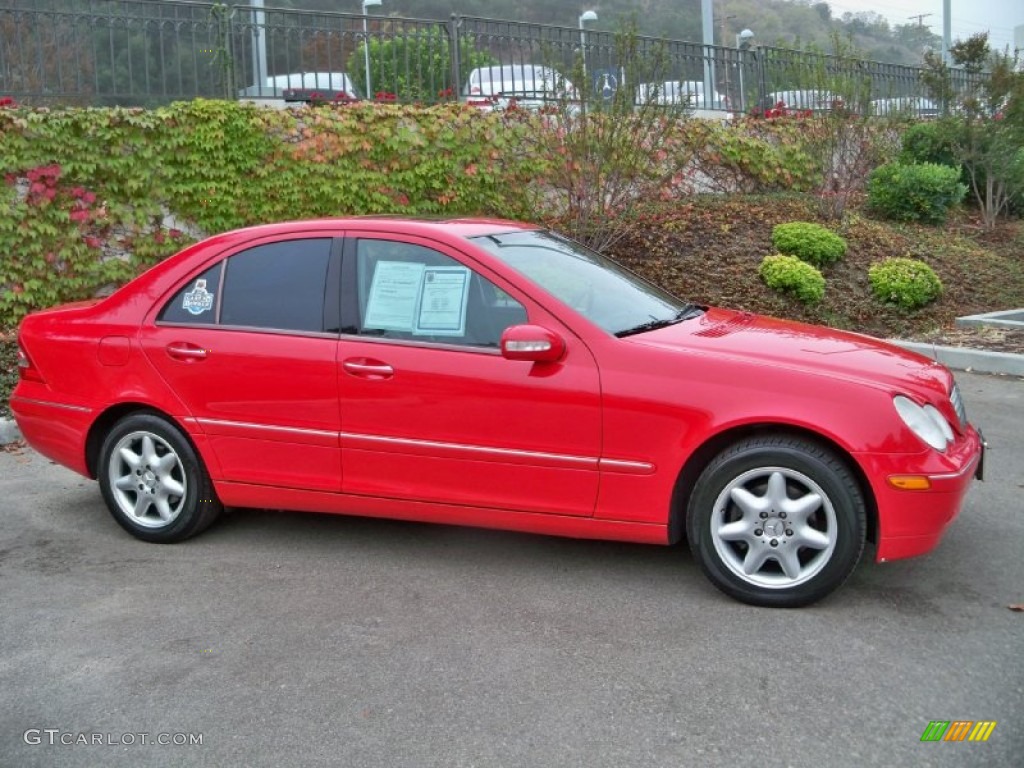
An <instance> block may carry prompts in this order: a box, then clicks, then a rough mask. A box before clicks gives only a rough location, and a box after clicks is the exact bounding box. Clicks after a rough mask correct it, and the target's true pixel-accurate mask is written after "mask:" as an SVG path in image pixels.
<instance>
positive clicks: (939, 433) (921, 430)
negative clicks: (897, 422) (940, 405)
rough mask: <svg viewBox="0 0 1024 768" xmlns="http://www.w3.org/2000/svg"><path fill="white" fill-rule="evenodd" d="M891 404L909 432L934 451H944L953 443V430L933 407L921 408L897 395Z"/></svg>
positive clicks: (906, 398) (908, 399)
mask: <svg viewBox="0 0 1024 768" xmlns="http://www.w3.org/2000/svg"><path fill="white" fill-rule="evenodd" d="M892 402H893V405H895V406H896V412H897V413H898V414H899V415H900V418H901V419H903V423H904V424H906V425H907V426H908V427H910V431H911V432H913V433H914V434H915V435H917V436H918V437H919V438H921V439H922V440H924V441H925V442H926V443H927V444H928V445H930V446H931V447H932V448H934V449H935V450H936V451H945V450H946V446H947V445H949V444H950V443H951V442H953V428H952V427H950V426H949V422H948V421H946V419H945V417H944V416H943V415H942V414H941V413H939V410H938V409H937V408H936V407H935V406H933V405H926V406H923V407H922V406H920V405H918V404H917V403H915V402H914V401H913V400H911V399H910V398H909V397H903V395H897V396H896V397H894V398H893V399H892Z"/></svg>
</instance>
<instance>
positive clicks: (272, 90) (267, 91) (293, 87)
mask: <svg viewBox="0 0 1024 768" xmlns="http://www.w3.org/2000/svg"><path fill="white" fill-rule="evenodd" d="M238 95H239V96H240V97H241V98H246V99H283V100H284V101H286V102H288V101H312V100H313V99H314V98H316V99H319V100H322V101H338V100H342V99H343V100H348V101H354V100H355V99H358V98H359V95H358V93H357V91H356V88H355V85H354V84H353V83H352V79H351V78H350V77H349V76H348V74H346V73H345V72H295V73H292V74H290V75H271V76H270V77H268V78H267V80H266V83H265V84H264V85H263V86H255V85H250V86H249V87H248V88H243V89H242V90H241V91H239V94H238Z"/></svg>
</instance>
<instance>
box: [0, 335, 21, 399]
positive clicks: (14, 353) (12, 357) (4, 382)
mask: <svg viewBox="0 0 1024 768" xmlns="http://www.w3.org/2000/svg"><path fill="white" fill-rule="evenodd" d="M17 383H18V345H17V343H16V342H15V340H14V336H11V337H6V336H4V334H3V332H2V331H0V416H7V415H8V414H9V412H10V405H9V403H8V401H9V400H10V397H11V391H12V390H13V389H14V385H15V384H17Z"/></svg>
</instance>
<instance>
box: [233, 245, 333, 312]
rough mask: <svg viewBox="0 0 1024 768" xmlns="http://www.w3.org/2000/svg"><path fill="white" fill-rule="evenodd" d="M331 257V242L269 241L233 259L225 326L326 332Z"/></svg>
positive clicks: (238, 254) (236, 255)
mask: <svg viewBox="0 0 1024 768" xmlns="http://www.w3.org/2000/svg"><path fill="white" fill-rule="evenodd" d="M330 257H331V239H330V238H315V239H306V240H284V241H281V242H277V243H267V244H266V245H257V246H256V247H254V248H249V249H248V250H245V251H241V252H240V253H236V254H235V255H234V256H231V257H230V258H229V259H228V260H227V272H226V274H225V275H224V290H223V296H221V307H220V324H221V325H231V326H245V327H250V328H266V329H273V330H285V331H310V332H321V331H323V330H324V301H325V295H326V291H327V267H328V264H329V262H330Z"/></svg>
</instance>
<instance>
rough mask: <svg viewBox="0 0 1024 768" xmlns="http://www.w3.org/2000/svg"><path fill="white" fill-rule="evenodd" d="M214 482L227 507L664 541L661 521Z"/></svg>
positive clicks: (666, 532) (663, 526)
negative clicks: (615, 518)
mask: <svg viewBox="0 0 1024 768" xmlns="http://www.w3.org/2000/svg"><path fill="white" fill-rule="evenodd" d="M215 485H216V488H217V495H218V496H219V497H220V500H221V502H223V503H224V504H225V505H226V506H229V507H247V508H255V509H280V510H288V511H295V512H324V513H328V514H336V515H355V516H358V517H382V518H388V519H391V520H411V521H416V522H421V523H445V524H448V525H465V526H471V527H475V528H494V529H498V530H507V531H519V532H522V533H539V534H546V535H549V536H566V537H569V538H576V539H605V540H609V541H631V542H637V543H641V544H661V545H665V544H668V543H669V542H668V526H667V525H664V524H660V525H659V524H652V523H635V522H620V521H616V520H597V519H594V518H581V517H571V516H566V515H551V514H538V513H532V512H515V511H510V510H502V509H490V508H484V507H470V506H458V505H453V504H435V503H426V502H415V501H404V500H401V501H399V500H395V499H386V498H379V497H374V496H357V495H354V494H344V493H326V492H322V491H301V490H292V489H286V488H273V487H269V486H264V485H250V484H247V483H233V482H224V481H220V482H216V483H215Z"/></svg>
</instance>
